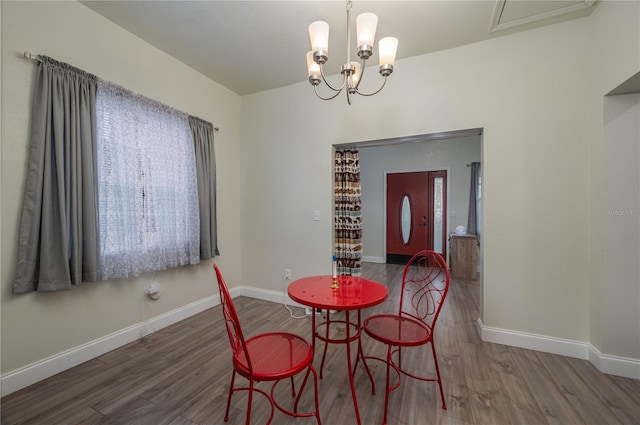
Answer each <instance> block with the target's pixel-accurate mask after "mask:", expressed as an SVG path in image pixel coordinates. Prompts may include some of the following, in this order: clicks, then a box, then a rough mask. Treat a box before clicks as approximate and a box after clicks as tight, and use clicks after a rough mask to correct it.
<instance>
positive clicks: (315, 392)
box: [309, 365, 322, 425]
mask: <svg viewBox="0 0 640 425" xmlns="http://www.w3.org/2000/svg"><path fill="white" fill-rule="evenodd" d="M309 370H310V371H311V372H313V395H314V398H315V405H316V421H317V422H318V425H322V421H321V420H320V403H319V401H318V374H317V373H316V370H315V369H314V368H313V365H309Z"/></svg>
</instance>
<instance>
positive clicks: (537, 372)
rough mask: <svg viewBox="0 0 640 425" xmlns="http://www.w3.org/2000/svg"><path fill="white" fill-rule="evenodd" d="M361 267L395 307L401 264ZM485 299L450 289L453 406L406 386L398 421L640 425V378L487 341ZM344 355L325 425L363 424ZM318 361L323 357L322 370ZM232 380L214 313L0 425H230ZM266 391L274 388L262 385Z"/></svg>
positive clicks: (388, 307) (334, 353)
mask: <svg viewBox="0 0 640 425" xmlns="http://www.w3.org/2000/svg"><path fill="white" fill-rule="evenodd" d="M364 270H365V277H368V278H371V279H375V280H377V281H379V282H383V283H385V284H386V285H387V286H388V287H389V292H390V297H389V299H388V300H387V301H385V302H384V303H383V304H381V305H379V306H377V307H375V308H371V309H369V310H367V311H365V312H363V316H364V317H366V316H368V315H369V314H371V313H374V312H381V311H392V310H394V309H395V306H396V303H397V292H398V291H397V288H398V286H399V282H400V278H401V271H402V266H396V265H385V264H365V269H364ZM211 279H212V281H213V279H214V276H213V274H212V275H211ZM478 293H479V290H478V284H477V282H470V281H457V280H454V281H452V283H451V290H450V292H449V296H448V298H447V300H446V301H445V305H444V307H443V310H442V313H441V316H440V320H439V322H438V325H437V326H438V328H437V329H436V348H437V352H438V358H439V362H440V368H441V372H442V376H443V380H444V388H445V393H446V394H445V396H446V400H447V405H448V409H447V410H442V408H441V402H440V397H439V395H438V390H437V384H435V383H429V382H419V381H415V380H411V379H404V380H403V381H402V384H401V386H400V387H399V388H398V389H397V390H395V391H394V392H393V393H391V398H390V403H389V405H390V409H389V424H390V425H391V424H397V425H422V424H453V425H463V424H496V425H502V424H527V425H529V424H531V425H533V424H634V425H637V424H638V423H640V381H638V380H633V379H626V378H620V377H615V376H611V375H605V374H602V373H600V372H598V371H597V370H596V369H595V368H594V367H593V366H592V365H591V364H590V363H589V362H587V361H584V360H577V359H572V358H567V357H561V356H556V355H552V354H546V353H540V352H535V351H530V350H524V349H520V348H513V347H507V346H503V345H497V344H490V343H486V342H482V341H480V339H479V337H478V335H477V333H476V330H475V320H476V318H477V317H478V295H479V294H478ZM234 302H235V304H236V307H237V309H238V312H239V315H240V320H241V321H242V324H243V328H244V331H245V334H246V335H247V336H249V335H251V334H253V333H256V332H262V331H267V330H274V329H286V330H289V331H292V332H295V333H298V334H300V335H303V336H305V337H307V338H310V336H311V329H310V328H311V319H310V318H304V319H293V318H291V317H290V315H289V312H288V311H287V310H286V309H285V308H284V306H283V305H281V304H274V303H269V302H265V301H259V300H255V299H251V298H246V297H239V298H236V299H235V300H234ZM293 311H294V313H296V314H300V313H301V312H302V311H301V310H300V309H296V308H293ZM339 314H340V313H338V315H339ZM332 317H333V316H332ZM363 346H364V350H365V353H366V354H367V355H378V356H382V355H383V353H384V346H383V345H381V344H378V343H376V342H375V341H373V340H371V339H369V338H368V337H367V336H363ZM354 348H355V347H354ZM344 350H345V349H344V347H342V346H330V347H329V352H328V354H327V363H326V364H325V368H324V379H322V380H320V384H319V387H320V389H319V391H320V399H321V401H320V411H321V418H322V421H323V424H325V425H342V424H344V425H351V424H355V415H354V411H353V404H352V400H351V393H350V391H349V384H348V379H347V376H346V375H347V374H346V373H345V371H346V364H345V361H346V359H345V352H344ZM405 354H406V357H403V364H405V365H409V364H411V365H413V366H414V367H415V369H416V370H417V369H423V370H425V369H426V370H428V371H431V372H433V373H435V369H434V365H433V361H432V360H431V354H430V349H429V347H423V348H419V349H415V350H413V351H412V352H409V351H406V352H405ZM319 360H320V356H316V367H319ZM370 367H371V369H372V372H373V375H374V378H375V380H376V386H377V394H376V395H371V388H370V384H369V380H368V378H367V377H366V374H365V373H364V370H363V368H362V366H361V365H359V366H358V369H357V373H356V386H357V392H358V402H359V404H360V411H361V416H362V422H363V424H365V425H371V424H373V425H378V424H380V423H382V412H383V403H384V389H383V388H384V365H383V364H382V363H378V362H372V363H371V364H370ZM230 375H231V359H230V349H229V343H228V340H227V335H226V331H225V329H224V326H223V321H222V313H221V309H220V306H217V307H215V308H213V309H210V310H207V311H205V312H203V313H201V314H198V315H197V316H194V317H191V318H189V319H186V320H184V321H182V322H180V323H177V324H175V325H173V326H170V327H167V328H165V329H162V330H160V331H158V332H156V333H155V334H153V335H152V336H150V337H148V338H146V339H144V340H141V341H136V342H133V343H131V344H128V345H126V346H124V347H122V348H119V349H117V350H114V351H112V352H110V353H107V354H105V355H103V356H100V357H98V358H95V359H93V360H90V361H88V362H86V363H83V364H81V365H79V366H77V367H74V368H72V369H70V370H67V371H65V372H62V373H60V374H58V375H56V376H53V377H51V378H49V379H46V380H44V381H42V382H39V383H37V384H34V385H32V386H30V387H28V388H25V389H23V390H20V391H18V392H15V393H13V394H10V395H8V396H6V397H4V398H3V399H2V400H1V423H2V424H3V425H18V424H29V425H36V424H43V425H89V424H138V425H160V424H167V425H205V424H222V423H224V422H223V415H224V409H225V404H226V397H227V391H228V385H229V379H230ZM285 384H286V383H285ZM261 388H268V387H265V386H264V385H263V384H261ZM287 388H288V387H287V385H282V386H281V387H278V388H277V389H276V397H277V398H278V399H279V400H283V403H284V404H286V403H287V402H289V401H290V400H291V397H290V393H289V390H288V389H287ZM246 401H247V398H246V395H245V394H243V393H236V394H235V395H234V398H233V401H232V409H231V412H230V420H229V422H227V423H229V424H244V418H245V414H244V412H245V409H246ZM311 406H312V393H311V391H308V390H307V391H305V396H304V398H303V403H302V405H301V410H305V409H307V410H308V409H310V408H311ZM252 412H253V416H252V423H255V424H264V423H265V422H266V419H267V417H268V414H269V412H268V404H267V403H266V402H265V400H264V399H262V398H261V397H259V396H258V397H255V398H254V407H253V411H252ZM273 423H274V425H289V424H296V425H301V424H315V420H314V419H313V418H301V419H293V418H290V417H288V416H286V415H283V414H282V413H280V412H279V411H276V413H275V417H274V421H273Z"/></svg>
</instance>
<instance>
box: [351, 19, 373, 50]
mask: <svg viewBox="0 0 640 425" xmlns="http://www.w3.org/2000/svg"><path fill="white" fill-rule="evenodd" d="M377 26H378V17H377V16H376V15H375V14H373V13H368V12H367V13H361V14H360V15H358V17H357V18H356V33H357V34H358V48H360V47H362V46H371V47H372V46H373V44H374V40H375V39H376V27H377Z"/></svg>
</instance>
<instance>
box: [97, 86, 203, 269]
mask: <svg viewBox="0 0 640 425" xmlns="http://www.w3.org/2000/svg"><path fill="white" fill-rule="evenodd" d="M98 93H99V95H98V96H97V101H96V114H97V119H98V123H99V125H98V138H97V144H98V152H97V164H98V165H97V168H98V173H97V174H98V185H99V188H100V190H99V196H98V211H99V217H100V223H99V229H100V259H101V276H100V277H101V278H102V279H109V278H121V277H130V276H137V275H139V274H141V273H143V272H145V271H154V270H163V269H166V268H168V267H175V266H181V265H186V264H196V263H198V262H199V261H200V224H199V213H198V193H197V183H196V166H195V153H194V146H193V136H192V133H191V129H190V126H189V117H188V115H187V114H185V113H183V112H180V111H177V110H175V109H173V108H170V107H168V106H166V105H164V104H162V103H159V102H156V101H153V100H151V99H148V98H145V97H143V96H140V95H137V94H135V93H132V92H130V91H128V90H126V89H123V88H121V87H119V86H117V85H115V84H112V83H109V82H106V81H103V80H99V81H98Z"/></svg>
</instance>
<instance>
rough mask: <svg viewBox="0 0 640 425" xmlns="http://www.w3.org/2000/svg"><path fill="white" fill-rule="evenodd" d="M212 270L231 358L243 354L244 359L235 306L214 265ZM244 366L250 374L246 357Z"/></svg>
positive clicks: (249, 364)
mask: <svg viewBox="0 0 640 425" xmlns="http://www.w3.org/2000/svg"><path fill="white" fill-rule="evenodd" d="M213 269H214V270H215V272H216V278H217V279H218V289H219V290H220V304H222V314H223V315H224V321H225V325H226V327H227V334H228V335H229V343H230V344H231V351H232V352H233V358H234V359H235V358H236V356H237V355H238V353H244V354H243V356H244V357H246V353H247V346H246V343H245V339H244V334H243V333H242V327H241V326H240V320H239V319H238V313H237V311H236V306H235V305H234V304H233V300H232V299H231V295H229V288H228V287H227V284H226V283H225V281H224V278H223V277H222V273H221V272H220V269H219V268H218V266H217V265H216V264H214V265H213ZM246 364H247V366H248V368H249V373H252V372H253V370H252V368H251V359H249V358H248V357H246Z"/></svg>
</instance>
